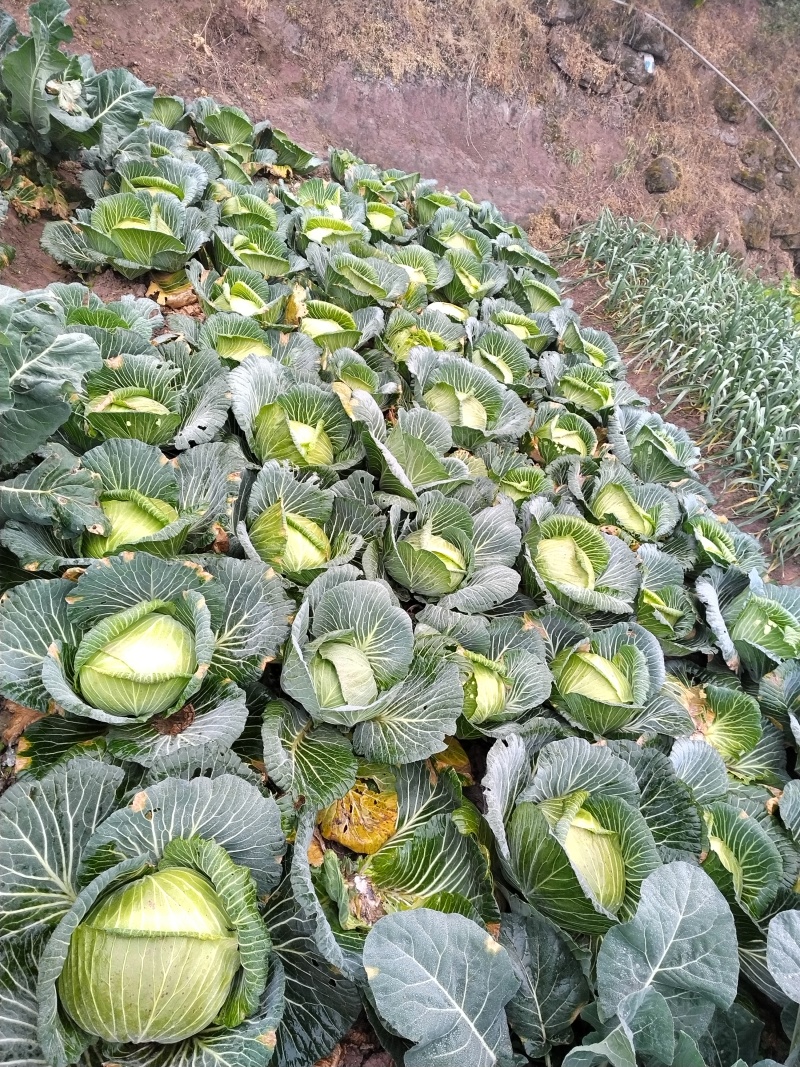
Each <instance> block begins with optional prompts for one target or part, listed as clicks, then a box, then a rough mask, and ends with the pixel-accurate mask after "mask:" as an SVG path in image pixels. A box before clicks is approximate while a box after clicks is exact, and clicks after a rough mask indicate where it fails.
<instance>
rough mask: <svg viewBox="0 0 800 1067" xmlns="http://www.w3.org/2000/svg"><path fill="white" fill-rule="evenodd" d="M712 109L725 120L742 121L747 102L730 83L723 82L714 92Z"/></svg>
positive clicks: (745, 115)
mask: <svg viewBox="0 0 800 1067" xmlns="http://www.w3.org/2000/svg"><path fill="white" fill-rule="evenodd" d="M714 110H715V111H716V113H717V114H718V115H719V117H720V118H721V119H724V120H725V122H733V123H739V122H744V120H745V118H746V117H747V104H746V103H745V102H744V100H742V98H741V96H739V94H738V93H737V92H736V90H735V89H732V88H731V87H730V85H727V84H726V83H725V82H723V83H722V84H721V85H720V86H718V88H717V90H716V92H715V93H714Z"/></svg>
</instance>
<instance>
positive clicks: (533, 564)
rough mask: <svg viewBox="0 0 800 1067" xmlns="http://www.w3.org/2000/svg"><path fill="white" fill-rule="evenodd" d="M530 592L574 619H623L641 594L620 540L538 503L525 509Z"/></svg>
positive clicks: (627, 551) (628, 554)
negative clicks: (536, 592) (607, 616)
mask: <svg viewBox="0 0 800 1067" xmlns="http://www.w3.org/2000/svg"><path fill="white" fill-rule="evenodd" d="M525 519H526V521H527V522H528V529H527V532H526V533H525V538H524V559H525V564H526V571H525V576H526V579H527V580H528V586H529V588H530V589H531V591H533V590H536V589H538V590H541V591H543V592H544V593H545V594H546V595H547V596H549V597H550V598H552V600H553V601H555V603H557V604H560V605H562V606H563V607H565V608H567V609H568V610H571V611H573V612H574V613H575V614H577V615H586V614H594V613H611V614H615V615H627V614H629V613H630V611H631V605H632V601H633V598H634V596H635V595H636V592H637V590H638V588H639V575H638V573H637V569H636V557H635V556H634V555H633V553H632V552H631V550H630V549H629V548H628V547H627V545H625V544H624V542H623V541H621V540H620V539H619V538H618V537H613V536H611V535H610V534H607V533H604V532H603V531H601V530H599V529H598V528H597V527H596V526H593V525H592V524H591V523H589V522H587V521H586V519H583V518H580V517H579V516H578V515H574V514H569V513H563V514H560V513H558V512H557V511H556V509H555V508H554V507H553V505H552V504H550V503H549V502H548V501H547V500H545V499H542V498H537V499H534V500H531V501H530V502H529V503H528V504H527V505H526V511H525Z"/></svg>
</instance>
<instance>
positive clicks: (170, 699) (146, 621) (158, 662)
mask: <svg viewBox="0 0 800 1067" xmlns="http://www.w3.org/2000/svg"><path fill="white" fill-rule="evenodd" d="M89 637H91V632H90V634H88V635H87V638H89ZM87 638H84V641H85V640H87ZM196 668H197V659H196V655H195V642H194V636H193V635H192V633H191V632H190V631H189V630H188V629H187V627H186V626H184V625H183V623H182V622H179V621H178V620H177V619H174V618H173V617H172V616H171V615H165V614H162V613H161V612H158V611H152V612H150V613H149V614H147V615H145V616H144V617H142V618H139V619H137V620H136V621H135V622H132V623H131V624H130V625H128V626H126V627H125V628H124V629H123V630H122V632H121V633H118V634H117V635H116V636H114V637H112V638H111V639H110V640H109V641H108V642H107V643H106V644H105V645H104V646H103V647H102V648H100V649H99V650H98V651H97V652H94V653H93V654H92V655H90V656H89V657H88V659H86V661H85V662H83V663H82V664H81V666H80V667H79V669H78V671H77V679H76V681H77V683H78V685H79V687H80V691H81V693H82V694H83V697H84V699H85V700H87V701H88V702H89V703H90V704H92V705H93V706H94V707H96V708H100V709H102V710H103V711H108V712H111V713H112V714H115V715H126V716H135V717H137V718H150V717H151V716H153V715H159V714H160V713H161V712H163V711H166V709H167V708H169V707H170V705H171V704H173V703H174V702H175V701H176V700H177V699H178V697H179V696H180V694H181V692H182V691H183V689H184V688H185V686H186V684H187V682H188V681H189V678H190V677H191V676H192V674H193V673H194V671H195V670H196Z"/></svg>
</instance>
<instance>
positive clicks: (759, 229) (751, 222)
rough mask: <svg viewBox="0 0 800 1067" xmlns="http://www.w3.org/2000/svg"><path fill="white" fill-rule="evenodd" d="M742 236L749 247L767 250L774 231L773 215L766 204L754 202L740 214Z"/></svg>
mask: <svg viewBox="0 0 800 1067" xmlns="http://www.w3.org/2000/svg"><path fill="white" fill-rule="evenodd" d="M739 223H740V226H741V230H742V237H743V238H744V243H745V245H746V246H747V248H753V249H756V248H757V249H760V250H761V251H765V250H766V249H768V248H769V241H770V236H771V233H772V216H771V214H770V210H769V208H768V207H767V206H766V204H753V205H752V207H748V208H746V209H745V210H744V211H743V212H742V214H741V215H740V216H739Z"/></svg>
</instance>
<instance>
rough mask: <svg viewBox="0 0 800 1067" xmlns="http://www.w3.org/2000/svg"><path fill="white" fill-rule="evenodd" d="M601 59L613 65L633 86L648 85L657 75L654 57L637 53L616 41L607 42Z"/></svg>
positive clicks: (602, 50) (601, 51)
mask: <svg viewBox="0 0 800 1067" xmlns="http://www.w3.org/2000/svg"><path fill="white" fill-rule="evenodd" d="M600 58H601V59H604V60H606V62H608V63H613V64H614V66H615V67H616V68H617V69H618V70H619V72H620V74H621V75H622V77H623V78H625V80H626V81H629V82H630V83H631V84H632V85H647V84H648V82H651V81H652V80H653V78H654V77H655V74H656V71H655V63H654V60H653V56H652V55H650V54H649V53H646V52H637V51H636V50H635V49H633V48H630V47H629V46H628V45H626V44H622V42H621V41H619V40H616V39H613V40H609V41H606V43H605V44H604V45H603V47H602V48H601V49H600Z"/></svg>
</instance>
